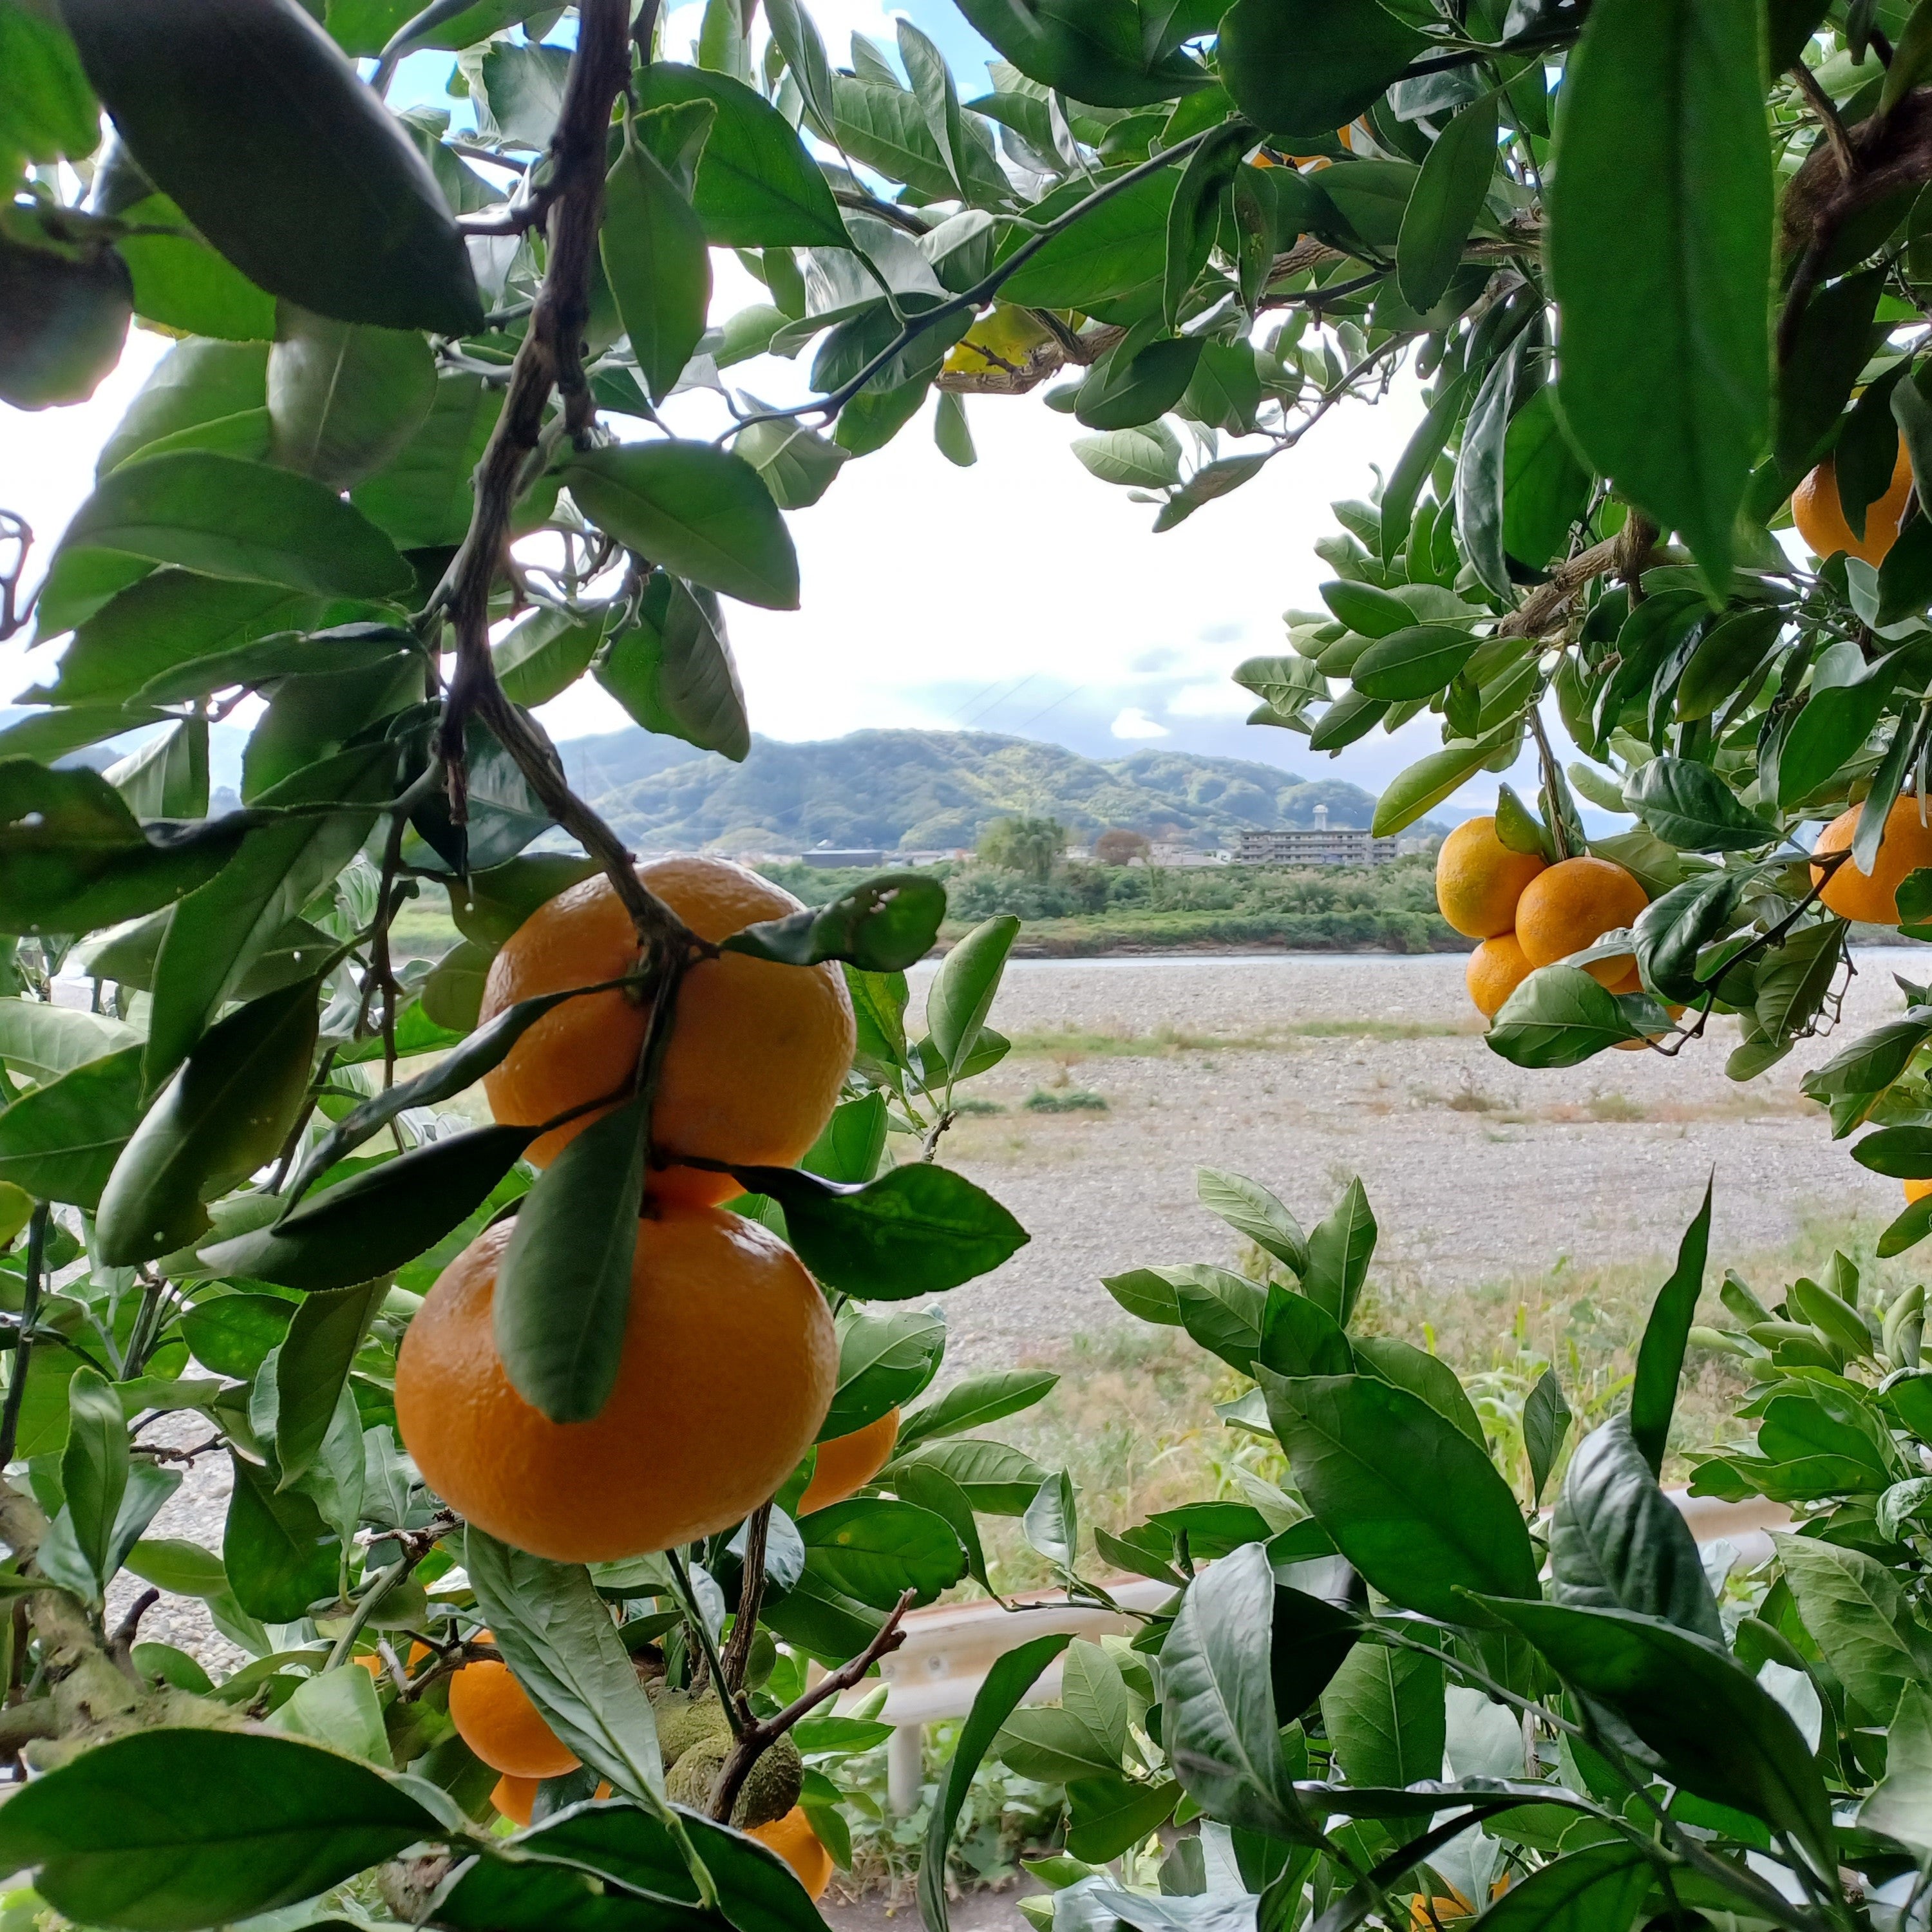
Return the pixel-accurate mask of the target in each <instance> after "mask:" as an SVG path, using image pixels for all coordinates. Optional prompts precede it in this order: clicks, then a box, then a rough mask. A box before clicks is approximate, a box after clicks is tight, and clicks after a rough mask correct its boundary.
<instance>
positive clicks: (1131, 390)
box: [1073, 335, 1202, 430]
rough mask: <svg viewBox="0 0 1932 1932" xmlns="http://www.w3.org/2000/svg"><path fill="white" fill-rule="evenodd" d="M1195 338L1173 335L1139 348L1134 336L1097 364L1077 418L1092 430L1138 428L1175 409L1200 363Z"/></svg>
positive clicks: (1081, 397)
mask: <svg viewBox="0 0 1932 1932" xmlns="http://www.w3.org/2000/svg"><path fill="white" fill-rule="evenodd" d="M1201 348H1202V345H1201V341H1200V338H1199V337H1197V336H1192V335H1182V336H1170V337H1168V338H1166V339H1164V340H1163V341H1158V342H1150V343H1148V344H1146V345H1145V347H1136V344H1135V338H1133V336H1132V335H1130V336H1129V337H1128V338H1127V340H1126V341H1124V342H1123V343H1122V344H1121V346H1120V347H1119V348H1118V349H1117V350H1115V352H1114V353H1112V355H1110V356H1103V358H1102V359H1101V360H1100V362H1097V364H1096V365H1094V368H1093V370H1092V371H1091V374H1089V375H1088V377H1087V380H1085V382H1084V383H1082V384H1081V386H1080V389H1079V394H1078V395H1076V397H1075V398H1074V402H1073V413H1074V415H1075V416H1076V418H1077V419H1079V421H1080V422H1083V423H1085V425H1086V426H1087V427H1088V428H1089V429H1100V430H1122V429H1137V428H1139V427H1140V426H1141V425H1142V424H1144V423H1150V422H1154V421H1155V420H1156V419H1157V418H1158V417H1160V416H1163V415H1165V414H1166V412H1167V411H1168V410H1171V409H1172V408H1173V407H1174V406H1175V404H1177V403H1178V402H1179V401H1181V398H1182V397H1183V396H1184V395H1185V394H1186V393H1187V386H1188V384H1189V383H1191V382H1192V381H1193V380H1194V371H1195V367H1196V364H1197V363H1199V361H1200V359H1201Z"/></svg>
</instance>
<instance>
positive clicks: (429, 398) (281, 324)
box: [268, 302, 437, 490]
mask: <svg viewBox="0 0 1932 1932" xmlns="http://www.w3.org/2000/svg"><path fill="white" fill-rule="evenodd" d="M436 393H437V380H436V361H435V359H434V357H433V356H431V353H430V350H429V344H428V343H427V342H425V341H424V340H423V338H422V337H421V336H420V335H416V334H413V333H410V332H405V331H403V330H400V329H372V328H371V327H369V326H368V325H367V324H366V323H347V322H338V321H335V320H332V318H330V317H327V316H320V315H311V314H308V313H306V312H305V311H303V310H302V309H299V308H296V306H295V305H293V303H290V302H284V303H283V304H282V305H281V307H280V308H279V309H278V311H277V313H276V317H275V347H274V348H273V349H272V350H271V351H270V352H269V368H268V405H269V461H270V462H271V463H278V464H280V465H281V466H282V467H283V468H284V469H294V470H299V472H301V473H302V475H305V476H313V477H314V478H315V479H316V481H317V482H319V483H323V484H327V485H328V487H329V488H330V489H331V490H347V488H349V487H350V485H351V484H356V483H359V482H361V481H362V479H363V478H364V477H365V476H368V475H372V474H374V472H375V471H377V470H378V469H381V468H382V467H383V465H384V464H385V463H387V462H389V460H390V459H391V458H392V457H394V456H395V455H397V453H398V452H399V451H400V450H401V449H402V448H403V447H404V445H405V444H406V443H408V442H409V440H410V438H411V437H413V436H414V435H415V434H416V431H418V430H419V428H422V424H423V422H424V419H425V418H426V417H427V416H428V414H429V412H430V407H431V404H433V403H434V401H435V400H436Z"/></svg>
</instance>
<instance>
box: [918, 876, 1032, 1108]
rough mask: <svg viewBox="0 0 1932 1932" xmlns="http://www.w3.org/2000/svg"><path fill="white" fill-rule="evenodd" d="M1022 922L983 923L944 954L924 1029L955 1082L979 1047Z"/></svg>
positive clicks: (1005, 916) (1003, 917)
mask: <svg viewBox="0 0 1932 1932" xmlns="http://www.w3.org/2000/svg"><path fill="white" fill-rule="evenodd" d="M1019 929H1020V922H1019V920H1018V919H1016V918H1015V917H1014V916H1013V915H1012V914H1011V913H1001V914H998V916H995V917H994V918H992V919H983V920H982V921H981V922H980V924H979V925H977V926H975V927H974V929H973V930H972V931H971V932H969V933H968V934H967V935H966V936H965V938H963V939H962V940H960V941H959V943H958V944H956V945H955V946H953V947H952V948H951V949H950V950H949V951H948V952H947V956H946V957H945V959H944V961H943V962H941V965H940V968H939V971H938V973H937V974H935V975H934V977H933V983H932V988H931V989H930V991H929V992H928V993H927V995H926V1029H927V1031H928V1033H929V1034H930V1035H931V1037H932V1044H933V1046H935V1048H936V1049H938V1053H939V1056H940V1058H941V1061H942V1062H943V1063H944V1064H945V1066H946V1067H947V1070H948V1071H949V1072H950V1073H951V1074H952V1075H953V1077H954V1078H955V1079H957V1078H958V1077H959V1074H960V1072H961V1070H962V1068H963V1067H965V1064H966V1062H967V1061H968V1058H970V1057H971V1054H972V1052H973V1049H974V1046H976V1045H977V1044H978V1042H979V1038H980V1032H981V1031H982V1029H983V1028H984V1027H985V1025H986V1019H987V1016H988V1014H989V1013H990V1012H991V1011H992V1004H993V999H994V996H995V995H996V994H997V993H998V992H999V989H1000V980H1001V975H1002V974H1004V973H1005V971H1006V970H1007V957H1008V956H1009V955H1010V953H1012V951H1013V941H1014V940H1015V939H1016V938H1018V937H1019Z"/></svg>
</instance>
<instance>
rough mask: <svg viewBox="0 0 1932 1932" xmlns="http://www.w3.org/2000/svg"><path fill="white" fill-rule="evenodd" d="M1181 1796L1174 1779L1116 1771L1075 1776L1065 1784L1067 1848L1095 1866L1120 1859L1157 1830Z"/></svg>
mask: <svg viewBox="0 0 1932 1932" xmlns="http://www.w3.org/2000/svg"><path fill="white" fill-rule="evenodd" d="M1180 1796H1181V1787H1180V1786H1179V1785H1178V1784H1175V1783H1174V1782H1173V1781H1172V1780H1171V1779H1164V1780H1163V1781H1160V1782H1159V1783H1157V1784H1148V1783H1145V1782H1144V1781H1142V1780H1140V1779H1138V1778H1123V1777H1122V1776H1121V1775H1120V1774H1119V1773H1118V1772H1114V1773H1113V1774H1112V1775H1111V1776H1108V1777H1102V1778H1074V1779H1073V1780H1071V1781H1070V1782H1069V1784H1068V1785H1067V1850H1068V1851H1069V1852H1071V1853H1072V1854H1073V1856H1074V1857H1075V1858H1084V1859H1086V1860H1088V1861H1090V1862H1092V1863H1096V1864H1100V1863H1104V1862H1105V1861H1106V1860H1107V1859H1109V1858H1118V1857H1119V1856H1120V1855H1121V1853H1122V1852H1125V1851H1130V1850H1131V1849H1133V1847H1134V1846H1136V1845H1138V1844H1139V1843H1141V1842H1142V1841H1143V1840H1144V1839H1145V1838H1148V1837H1150V1836H1151V1835H1152V1834H1153V1833H1154V1832H1157V1831H1159V1830H1160V1828H1161V1826H1163V1825H1164V1824H1166V1823H1167V1821H1168V1820H1169V1818H1170V1817H1172V1815H1173V1812H1174V1808H1175V1803H1176V1802H1177V1801H1178V1799H1179V1798H1180Z"/></svg>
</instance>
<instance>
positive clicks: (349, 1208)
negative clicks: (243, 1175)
mask: <svg viewBox="0 0 1932 1932" xmlns="http://www.w3.org/2000/svg"><path fill="white" fill-rule="evenodd" d="M537 1133H538V1130H537V1129H536V1128H535V1127H478V1128H477V1129H475V1130H473V1131H472V1132H471V1133H463V1134H452V1135H450V1136H448V1137H447V1138H446V1139H443V1140H436V1141H431V1142H428V1143H427V1144H425V1145H423V1146H422V1147H419V1148H413V1149H412V1150H411V1151H410V1152H409V1153H408V1154H400V1155H398V1156H397V1157H395V1159H394V1160H386V1161H384V1162H383V1163H381V1164H380V1166H376V1167H372V1168H369V1169H365V1171H364V1172H362V1173H359V1174H357V1175H353V1177H352V1178H350V1179H349V1180H347V1181H341V1182H339V1183H338V1184H337V1185H335V1187H330V1188H327V1189H325V1190H323V1192H322V1193H320V1194H317V1195H315V1196H313V1197H312V1198H311V1199H309V1200H308V1201H305V1202H303V1203H302V1205H301V1206H300V1207H299V1208H296V1209H295V1210H294V1211H293V1212H292V1213H290V1214H286V1215H284V1217H283V1218H282V1219H281V1220H279V1221H277V1222H275V1223H274V1224H273V1225H272V1226H269V1227H266V1228H263V1229H258V1230H257V1231H256V1232H254V1233H252V1234H245V1235H235V1236H233V1238H230V1239H228V1240H226V1241H216V1242H212V1243H211V1244H208V1246H207V1247H205V1248H204V1249H203V1250H202V1261H203V1262H204V1263H205V1265H206V1266H207V1267H208V1268H209V1269H210V1270H211V1271H214V1273H217V1274H224V1275H244V1276H249V1277H253V1278H254V1280H257V1281H267V1282H273V1283H275V1284H276V1285H277V1286H280V1287H283V1288H295V1289H302V1291H303V1292H305V1293H311V1294H312V1293H314V1292H317V1291H319V1290H321V1289H331V1288H349V1287H352V1286H354V1285H355V1284H356V1283H358V1282H364V1281H369V1280H374V1278H375V1277H377V1276H378V1275H383V1274H392V1273H393V1272H394V1271H395V1270H396V1269H398V1268H401V1267H402V1266H403V1265H404V1264H405V1263H406V1262H410V1261H411V1260H413V1259H414V1258H415V1257H416V1256H418V1255H419V1254H421V1253H422V1252H423V1250H425V1248H428V1247H431V1246H433V1245H434V1244H435V1243H436V1242H437V1241H440V1240H441V1239H442V1238H443V1236H444V1235H446V1234H448V1233H449V1232H450V1230H451V1229H453V1228H455V1227H456V1226H458V1225H459V1224H460V1223H462V1222H463V1221H465V1220H467V1219H468V1218H469V1216H470V1215H471V1214H473V1213H474V1212H475V1210H476V1209H477V1208H478V1207H479V1206H481V1204H482V1203H483V1202H484V1201H485V1200H486V1199H487V1198H488V1197H489V1196H490V1193H491V1191H492V1190H493V1189H494V1188H495V1187H496V1185H497V1184H498V1183H499V1181H502V1178H503V1177H504V1176H505V1175H506V1174H508V1172H509V1171H510V1169H511V1168H512V1167H513V1166H514V1165H515V1164H516V1163H517V1160H518V1159H519V1158H520V1157H521V1155H522V1154H523V1150H524V1149H525V1148H526V1147H528V1146H529V1144H530V1142H532V1141H533V1140H534V1139H535V1138H536V1136H537Z"/></svg>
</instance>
